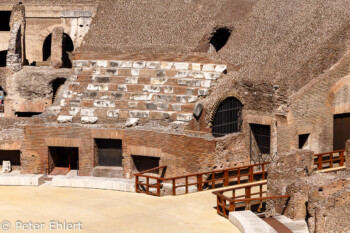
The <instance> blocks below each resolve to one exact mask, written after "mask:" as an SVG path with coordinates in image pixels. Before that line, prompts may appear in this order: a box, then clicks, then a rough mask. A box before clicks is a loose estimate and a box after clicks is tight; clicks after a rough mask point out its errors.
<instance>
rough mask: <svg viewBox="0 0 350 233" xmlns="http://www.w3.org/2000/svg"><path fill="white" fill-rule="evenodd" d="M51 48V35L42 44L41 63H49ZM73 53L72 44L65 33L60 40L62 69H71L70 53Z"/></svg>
mask: <svg viewBox="0 0 350 233" xmlns="http://www.w3.org/2000/svg"><path fill="white" fill-rule="evenodd" d="M51 46H52V34H50V35H48V36H47V37H46V39H45V41H44V44H43V61H51ZM73 51H74V44H73V41H72V39H71V38H70V36H69V35H68V34H66V33H64V34H63V38H62V62H63V67H65V68H71V67H72V62H71V61H72V52H73Z"/></svg>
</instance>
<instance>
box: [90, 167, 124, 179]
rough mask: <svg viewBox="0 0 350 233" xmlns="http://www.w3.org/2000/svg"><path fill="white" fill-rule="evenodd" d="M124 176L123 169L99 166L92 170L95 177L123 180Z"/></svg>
mask: <svg viewBox="0 0 350 233" xmlns="http://www.w3.org/2000/svg"><path fill="white" fill-rule="evenodd" d="M123 174H124V170H123V168H122V167H109V166H97V167H95V168H94V169H93V170H92V176H94V177H110V178H122V177H123Z"/></svg>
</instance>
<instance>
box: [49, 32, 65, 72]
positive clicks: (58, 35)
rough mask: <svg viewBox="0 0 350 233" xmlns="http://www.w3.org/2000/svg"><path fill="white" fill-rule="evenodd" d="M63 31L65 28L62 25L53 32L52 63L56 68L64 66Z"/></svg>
mask: <svg viewBox="0 0 350 233" xmlns="http://www.w3.org/2000/svg"><path fill="white" fill-rule="evenodd" d="M63 33H64V29H63V28H62V27H56V28H54V29H53V32H52V42H51V65H52V66H53V67H55V68H59V67H61V66H62V55H63V53H62V44H63Z"/></svg>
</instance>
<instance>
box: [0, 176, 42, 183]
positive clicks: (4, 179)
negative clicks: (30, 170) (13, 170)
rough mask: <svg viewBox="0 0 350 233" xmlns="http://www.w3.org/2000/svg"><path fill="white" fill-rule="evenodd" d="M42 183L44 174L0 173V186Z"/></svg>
mask: <svg viewBox="0 0 350 233" xmlns="http://www.w3.org/2000/svg"><path fill="white" fill-rule="evenodd" d="M43 183H44V175H31V174H0V185H1V186H39V185H42V184H43Z"/></svg>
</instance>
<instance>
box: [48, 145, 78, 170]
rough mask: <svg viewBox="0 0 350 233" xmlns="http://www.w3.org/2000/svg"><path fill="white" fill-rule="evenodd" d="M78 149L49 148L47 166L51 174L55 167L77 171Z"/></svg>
mask: <svg viewBox="0 0 350 233" xmlns="http://www.w3.org/2000/svg"><path fill="white" fill-rule="evenodd" d="M78 164H79V148H77V147H49V165H50V167H49V168H50V171H49V172H51V171H52V170H53V169H54V168H55V167H66V168H70V169H78Z"/></svg>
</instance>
